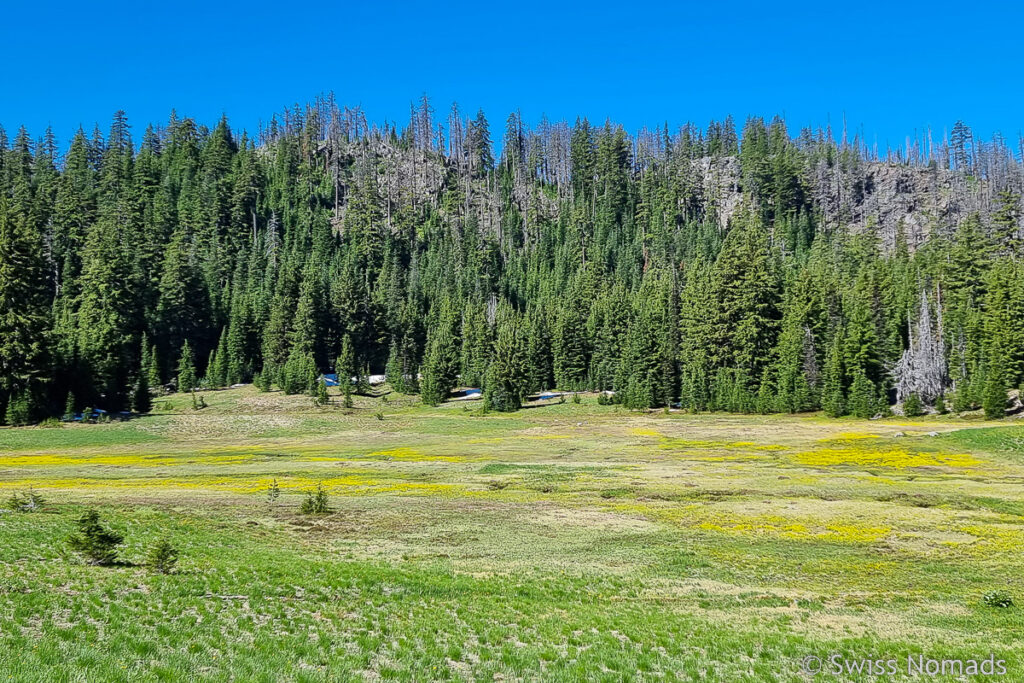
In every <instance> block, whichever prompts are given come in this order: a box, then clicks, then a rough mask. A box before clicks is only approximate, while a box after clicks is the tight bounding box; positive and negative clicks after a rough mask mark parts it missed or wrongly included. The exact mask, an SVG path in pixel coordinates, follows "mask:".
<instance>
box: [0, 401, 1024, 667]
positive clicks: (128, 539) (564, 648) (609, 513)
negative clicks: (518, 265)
mask: <svg viewBox="0 0 1024 683" xmlns="http://www.w3.org/2000/svg"><path fill="white" fill-rule="evenodd" d="M203 396H204V399H205V401H206V402H207V403H208V404H209V405H208V407H207V408H205V409H202V410H198V411H196V410H193V409H192V407H191V399H190V397H189V396H187V395H185V396H171V397H169V398H166V399H161V400H159V401H158V403H157V406H156V408H155V410H154V414H153V415H151V416H147V417H143V418H138V419H132V420H129V421H125V422H112V423H109V424H93V425H63V426H59V427H31V428H19V429H3V430H0V497H2V498H3V500H4V501H6V500H7V498H9V497H10V496H11V495H12V494H14V493H16V492H17V493H22V492H25V491H28V490H29V489H30V488H31V489H32V490H33V491H35V492H37V493H38V494H40V495H42V496H43V498H44V500H45V504H44V506H43V508H42V509H41V510H40V511H36V512H16V511H4V512H3V513H0V681H3V680H12V681H192V680H203V681H268V682H269V681H345V680H368V681H376V680H382V679H383V680H406V681H414V680H415V681H423V680H488V681H578V680H608V681H619V680H636V679H640V680H655V679H656V680H695V679H704V680H716V681H718V680H720V681H744V680H748V681H791V680H811V679H812V678H814V677H811V676H809V675H807V674H805V673H803V672H802V671H801V661H802V660H803V658H804V657H806V656H808V655H814V656H819V657H821V658H823V659H824V658H826V657H828V656H829V655H832V654H840V655H842V656H843V657H846V658H848V659H857V658H872V659H875V658H898V659H900V660H901V661H902V660H905V659H906V657H907V656H915V657H916V656H918V655H921V656H924V657H926V658H934V659H972V658H974V659H980V658H982V657H987V656H988V655H989V654H994V655H995V656H996V658H998V659H1003V660H1005V661H1006V666H1007V668H1008V670H1009V674H1008V676H1006V677H1004V680H1024V618H1022V616H1021V614H1022V610H1021V607H1022V606H1024V486H1022V484H1024V429H1022V428H1021V427H1017V426H1012V423H1010V422H1005V423H999V424H1000V426H994V427H993V426H992V423H984V422H982V421H980V420H977V419H973V418H957V417H953V416H944V417H929V418H920V419H916V420H912V421H908V420H906V419H903V418H888V419H883V420H876V421H861V420H854V419H838V420H835V419H826V418H823V417H821V416H819V415H800V416H783V415H770V416H735V415H724V414H714V415H708V414H702V415H692V414H686V413H677V412H673V413H670V414H665V413H647V414H640V413H632V412H628V411H625V410H623V409H621V408H619V407H616V406H599V405H597V401H596V397H595V396H593V395H585V396H584V397H583V400H582V402H581V403H579V404H577V403H574V402H572V401H566V402H564V403H556V402H553V401H549V402H546V403H543V402H534V403H531V404H529V406H528V407H527V408H525V409H523V410H521V411H519V412H517V413H514V414H509V415H505V414H487V415H481V414H479V410H478V408H479V402H459V401H451V402H448V403H446V404H444V405H443V406H441V407H439V408H426V407H424V406H422V405H419V404H418V400H417V399H416V398H415V397H403V396H400V395H398V394H394V393H390V394H385V393H384V392H383V391H379V392H378V394H377V395H374V396H361V397H356V404H355V407H354V408H352V409H348V410H346V409H342V408H340V407H326V408H314V407H312V406H311V405H310V400H309V398H308V397H302V396H283V395H281V394H279V393H276V392H275V393H266V394H264V393H259V392H257V391H256V390H255V389H254V388H252V387H245V388H241V389H233V390H226V391H218V392H205V393H204V394H203ZM335 400H337V399H336V397H335ZM273 482H276V485H277V488H278V489H279V491H280V496H279V497H277V498H276V500H274V499H272V498H271V496H270V495H269V491H270V490H271V487H272V483H273ZM318 484H319V485H322V486H323V487H324V489H325V490H326V491H327V492H328V495H329V503H330V507H331V510H330V512H329V513H327V514H321V515H303V514H300V512H299V505H300V503H301V502H302V500H303V498H304V497H305V495H306V493H307V492H309V491H311V490H313V489H315V488H316V487H317V485H318ZM89 508H94V509H96V510H98V511H99V512H100V515H101V518H102V520H103V522H104V524H106V525H107V526H108V527H109V528H111V529H114V530H116V531H118V532H119V533H121V534H123V535H124V537H125V543H124V545H123V546H122V547H121V548H120V550H119V557H120V560H121V561H120V563H119V564H117V565H116V566H111V567H98V566H91V565H87V564H85V563H84V562H83V561H82V560H81V559H80V558H79V557H78V556H77V555H75V554H74V553H72V552H71V550H70V548H69V546H68V543H67V539H68V536H69V535H70V534H71V533H72V532H73V531H74V528H75V521H76V519H77V518H78V517H79V516H80V515H81V514H82V513H83V512H84V511H85V510H87V509H89ZM164 538H166V539H168V540H170V542H171V543H172V544H173V545H174V546H175V547H176V548H177V549H178V551H179V553H180V557H179V561H178V566H177V570H176V571H175V572H174V573H172V574H160V573H155V572H153V571H151V570H150V569H149V568H148V567H147V566H145V558H146V555H147V552H148V551H149V549H150V548H151V547H152V546H153V544H155V543H156V542H157V541H158V540H160V539H164ZM993 590H1001V591H1005V592H1007V593H1009V594H1010V595H1011V596H1013V597H1014V599H1015V601H1016V602H1017V606H1015V607H1011V608H1004V609H1001V608H997V607H991V606H988V605H986V604H985V602H984V600H983V598H982V596H983V595H984V594H985V593H987V592H989V591H993ZM816 678H818V679H820V680H829V679H831V680H876V679H873V678H871V677H870V676H867V675H858V674H856V673H854V674H843V675H842V676H841V677H838V678H837V677H834V676H831V677H830V676H827V675H824V674H822V675H819V676H817V677H816ZM969 678H970V677H968V676H965V677H963V678H960V677H957V676H955V675H949V676H945V677H943V676H939V677H938V678H937V679H935V680H964V679H969ZM890 680H891V678H890ZM978 680H983V677H978Z"/></svg>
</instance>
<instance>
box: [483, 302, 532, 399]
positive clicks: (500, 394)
mask: <svg viewBox="0 0 1024 683" xmlns="http://www.w3.org/2000/svg"><path fill="white" fill-rule="evenodd" d="M521 330H522V320H521V319H519V317H518V316H515V315H514V314H509V315H508V316H507V317H506V319H505V320H502V321H501V322H499V324H498V331H497V335H496V336H495V339H494V351H493V356H492V358H491V364H490V366H489V367H488V368H487V381H486V382H485V383H484V403H485V405H486V406H487V408H488V409H490V410H497V411H499V412H514V411H516V410H519V408H520V407H521V406H522V404H523V399H524V398H526V395H527V393H528V387H529V381H530V378H529V372H528V368H527V365H526V362H527V358H526V344H525V342H524V340H523V338H522V334H521Z"/></svg>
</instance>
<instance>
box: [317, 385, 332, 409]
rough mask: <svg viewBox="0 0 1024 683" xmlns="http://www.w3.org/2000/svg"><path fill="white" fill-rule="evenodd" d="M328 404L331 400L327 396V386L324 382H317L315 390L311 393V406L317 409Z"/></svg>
mask: <svg viewBox="0 0 1024 683" xmlns="http://www.w3.org/2000/svg"><path fill="white" fill-rule="evenodd" d="M330 402H331V398H330V396H328V395H327V384H326V383H325V382H317V383H316V390H315V391H314V392H313V405H314V406H316V407H318V408H319V407H322V406H325V405H327V404H328V403H330Z"/></svg>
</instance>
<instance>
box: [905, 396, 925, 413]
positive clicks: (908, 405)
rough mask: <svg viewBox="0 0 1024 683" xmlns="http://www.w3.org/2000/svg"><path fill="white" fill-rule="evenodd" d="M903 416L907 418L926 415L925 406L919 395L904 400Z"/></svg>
mask: <svg viewBox="0 0 1024 683" xmlns="http://www.w3.org/2000/svg"><path fill="white" fill-rule="evenodd" d="M903 414H904V415H905V416H907V417H919V416H921V415H923V414H924V406H922V405H921V398H920V397H919V396H918V395H917V394H910V395H909V396H907V397H906V398H905V399H903Z"/></svg>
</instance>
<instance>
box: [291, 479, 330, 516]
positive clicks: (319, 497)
mask: <svg viewBox="0 0 1024 683" xmlns="http://www.w3.org/2000/svg"><path fill="white" fill-rule="evenodd" d="M330 511H331V508H330V506H329V505H328V503H327V491H325V490H324V485H323V484H317V485H316V491H309V492H308V493H306V499H305V500H303V501H302V505H300V506H299V512H301V513H302V514H304V515H323V514H326V513H328V512H330Z"/></svg>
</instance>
